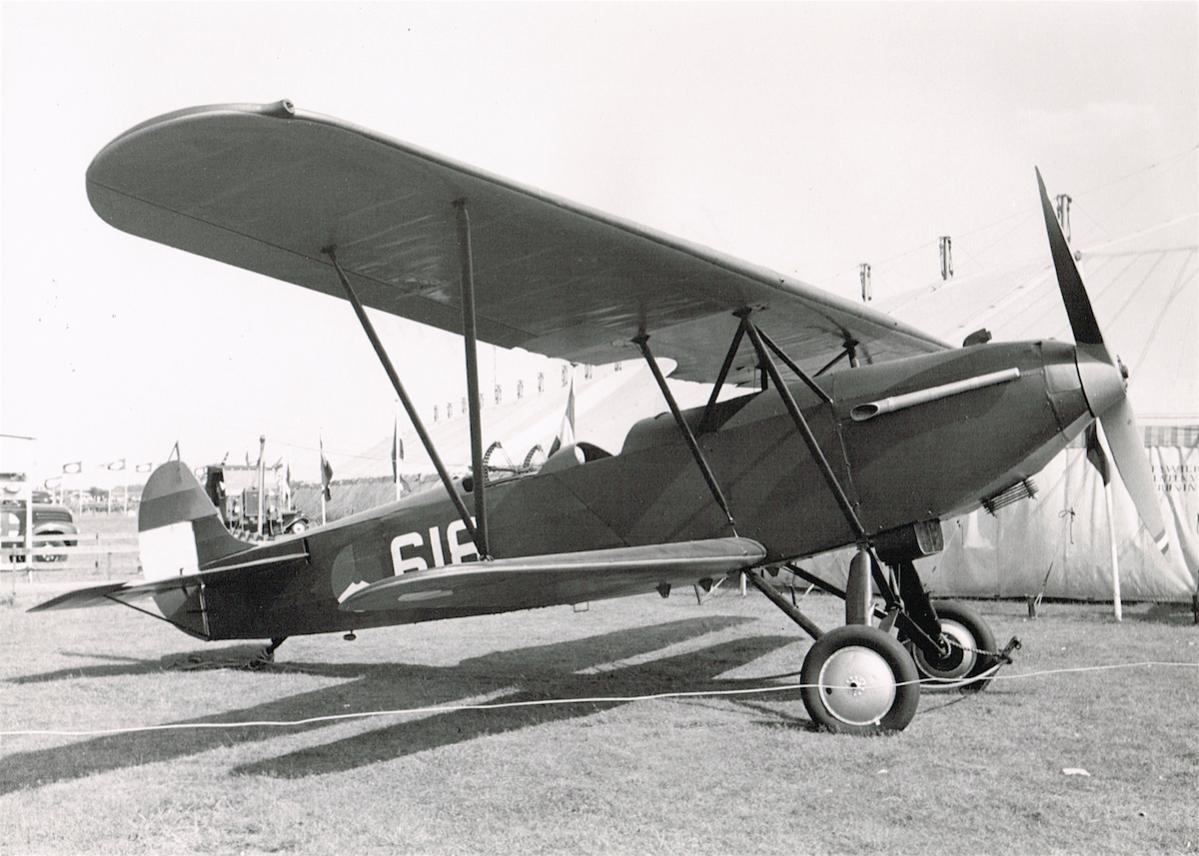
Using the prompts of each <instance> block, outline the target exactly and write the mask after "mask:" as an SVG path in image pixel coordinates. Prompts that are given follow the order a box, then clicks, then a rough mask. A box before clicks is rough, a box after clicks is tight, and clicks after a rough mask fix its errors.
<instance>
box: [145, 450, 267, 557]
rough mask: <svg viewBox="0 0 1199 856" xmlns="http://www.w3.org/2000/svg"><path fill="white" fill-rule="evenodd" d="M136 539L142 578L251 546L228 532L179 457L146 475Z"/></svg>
mask: <svg viewBox="0 0 1199 856" xmlns="http://www.w3.org/2000/svg"><path fill="white" fill-rule="evenodd" d="M137 542H138V552H139V553H140V554H141V562H142V576H143V577H145V579H146V580H161V579H165V578H167V577H175V576H183V575H186V574H196V573H199V572H200V569H201V568H202V567H203V566H204V565H207V564H209V563H211V562H213V561H216V560H217V559H223V558H225V557H226V556H231V555H233V554H234V553H240V552H242V551H243V550H249V549H251V548H252V547H253V546H254V545H253V544H248V543H246V542H244V541H239V540H237V539H236V538H234V537H233V536H232V535H230V534H229V531H228V530H227V529H226V528H225V525H224V523H222V522H221V517H220V514H219V512H218V511H217V509H216V506H214V505H213V504H212V500H210V499H209V498H208V495H207V494H206V493H204V488H202V487H201V486H200V483H199V482H198V481H197V480H196V477H195V476H194V475H192V472H191V470H189V469H188V468H187V466H186V465H185V464H184V463H183V462H182V461H168V462H167V463H165V464H163V465H162V466H160V467H159V468H158V469H156V470H155V471H154V472H153V473H151V474H150V478H149V480H148V481H147V482H146V486H145V488H143V489H142V501H141V507H140V508H139V509H138V513H137Z"/></svg>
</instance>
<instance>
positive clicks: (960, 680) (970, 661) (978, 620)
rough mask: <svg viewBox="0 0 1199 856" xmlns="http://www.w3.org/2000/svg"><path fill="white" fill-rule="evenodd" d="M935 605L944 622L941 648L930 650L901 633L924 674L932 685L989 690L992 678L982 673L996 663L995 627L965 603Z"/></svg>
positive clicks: (950, 601) (945, 602)
mask: <svg viewBox="0 0 1199 856" xmlns="http://www.w3.org/2000/svg"><path fill="white" fill-rule="evenodd" d="M934 608H935V609H936V612H937V618H938V619H939V620H940V622H941V637H940V639H939V640H938V641H939V642H940V643H941V645H940V648H941V650H940V651H937V652H936V653H932V652H931V651H927V650H925V649H926V648H928V646H927V645H926V646H923V647H921V646H919V645H917V644H915V642H913V641H912V640H911V639H910V638H907V637H906V636H905V634H903V633H902V632H901V633H900V640H901V641H902V642H903V643H904V644H905V645H906V646H907V648H908V650H909V651H911V653H912V659H913V660H914V661H915V664H916V669H917V671H919V673H920V677H921V678H924V679H925V681H926V683H927V684H929V685H931V686H937V685H939V684H940V685H946V686H952V687H956V688H958V689H960V690H961V691H962V692H970V693H976V692H979V691H981V690H983V689H985V688H986V686H987V684H989V683H990V678H989V677H986V678H980V677H979V675H981V674H983V673H984V672H989V671H990V669H991V667H992V665H993V664H994V654H993V653H992V652H994V651H995V636H994V635H993V634H992V633H991V628H990V627H989V626H988V625H987V622H986V621H984V620H983V618H982V616H980V615H979V614H978V613H977V612H975V611H974V610H973V609H971V608H970V607H968V606H966V605H965V604H964V603H958V602H957V601H953V600H944V601H938V602H937V603H936V604H935V606H934Z"/></svg>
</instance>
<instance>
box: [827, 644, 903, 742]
mask: <svg viewBox="0 0 1199 856" xmlns="http://www.w3.org/2000/svg"><path fill="white" fill-rule="evenodd" d="M817 683H818V684H819V687H820V699H821V701H822V702H823V703H824V707H825V709H827V710H828V712H829V713H830V714H832V715H833V716H835V717H836V718H837V719H839V720H840V721H842V722H844V723H846V724H848V725H871V724H874V723H877V722H878V721H879V720H881V719H882V718H883V716H885V715H886V713H887V711H889V710H890V709H891V705H892V704H893V703H894V702H895V674H894V672H892V670H891V667H890V665H888V663H887V661H886V660H885V659H884V658H883V656H882V655H881V654H879V653H878V652H877V651H873V650H871V649H870V648H866V647H863V646H861V645H848V646H846V647H844V648H841V649H840V650H838V651H835V652H833V654H831V655H830V656H829V658H828V660H826V661H825V663H824V665H823V666H822V667H821V669H820V676H819V678H818V679H817Z"/></svg>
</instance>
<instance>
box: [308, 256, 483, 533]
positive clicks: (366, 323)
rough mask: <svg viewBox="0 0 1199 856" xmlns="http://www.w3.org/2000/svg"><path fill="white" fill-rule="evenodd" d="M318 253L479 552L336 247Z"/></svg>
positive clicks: (459, 501) (467, 515)
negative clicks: (338, 284) (333, 274)
mask: <svg viewBox="0 0 1199 856" xmlns="http://www.w3.org/2000/svg"><path fill="white" fill-rule="evenodd" d="M321 252H322V253H324V254H325V255H326V256H328V257H329V261H330V262H332V263H333V269H334V270H335V271H337V277H338V279H340V280H341V287H342V288H344V289H345V292H346V299H348V300H349V301H350V305H351V306H353V307H354V314H355V315H357V316H358V321H359V323H361V324H362V330H363V332H365V333H366V338H368V339H370V343H371V346H372V347H373V348H374V349H375V354H376V355H377V356H378V357H379V362H380V363H382V364H383V371H385V372H387V377H388V379H389V380H390V381H391V385H392V386H393V387H395V391H396V395H398V396H399V397H400V403H401V404H403V405H404V410H406V411H407V412H408V418H409V419H410V420H412V427H413V428H415V429H416V434H417V436H418V437H420V441H421V445H423V446H424V447H425V452H426V453H428V455H429V460H430V461H432V462H433V466H434V468H436V470H437V475H439V476H440V477H441V483H442V484H443V485H444V486H445V491H446V493H448V494H449V495H450V499H452V500H453V501H454V507H455V508H456V509H458V516H459V517H460V518H462V523H463V525H464V526H466V531H467V532H469V533H470V537H471V538H472V539H475V545H476V546H477V547H479V555H480V556H481V555H483V548H482V546H481V545H480V544H479V541H478V536H477V534H476V532H475V524H474V521H472V520H471V519H470V512H469V511H467V510H466V503H464V502H463V501H462V497H461V496H459V495H458V491H457V490H455V489H454V482H453V480H452V479H451V478H450V474H449V472H448V471H447V470H446V468H445V464H443V463H442V462H441V456H440V455H438V454H437V449H436V448H435V447H434V446H433V441H432V439H430V437H429V432H427V431H426V430H425V425H424V423H423V422H421V421H420V416H418V415H417V413H416V407H414V406H413V404H412V399H410V398H409V397H408V393H407V392H406V391H405V390H404V384H402V383H400V376H399V375H398V374H396V370H395V366H394V365H392V363H391V358H390V357H388V356H387V351H386V350H385V349H384V348H383V343H382V342H381V341H380V340H379V334H378V333H376V332H375V325H373V324H372V323H371V319H370V318H368V317H367V315H366V310H365V309H363V307H362V301H361V300H359V299H358V295H357V294H356V293H355V292H354V286H352V285H350V281H349V279H347V278H346V274H345V271H343V270H342V269H341V265H340V264H338V263H337V248H336V247H332V246H329V247H325V248H324V249H322V250H321ZM475 403H476V405H477V404H478V401H477V400H476V402H475Z"/></svg>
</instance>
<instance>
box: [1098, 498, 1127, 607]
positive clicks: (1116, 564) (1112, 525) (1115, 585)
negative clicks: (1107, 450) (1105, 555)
mask: <svg viewBox="0 0 1199 856" xmlns="http://www.w3.org/2000/svg"><path fill="white" fill-rule="evenodd" d="M1103 504H1104V505H1105V506H1107V540H1108V546H1109V547H1110V549H1111V552H1112V607H1113V608H1114V609H1115V613H1116V621H1123V620H1124V606H1123V604H1122V603H1121V602H1120V560H1119V557H1118V556H1117V555H1116V519H1115V517H1113V516H1112V483H1111V482H1110V481H1109V482H1108V483H1107V484H1105V485H1104V486H1103Z"/></svg>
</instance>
